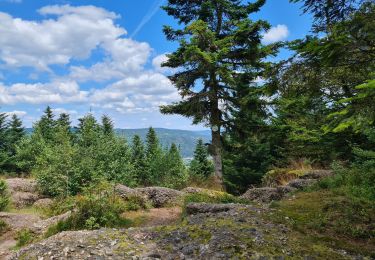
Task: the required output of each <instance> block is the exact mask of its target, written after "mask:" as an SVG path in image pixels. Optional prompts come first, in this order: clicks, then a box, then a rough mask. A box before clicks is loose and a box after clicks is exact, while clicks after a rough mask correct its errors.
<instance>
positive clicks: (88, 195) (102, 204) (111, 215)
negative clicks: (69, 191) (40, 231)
mask: <svg viewBox="0 0 375 260" xmlns="http://www.w3.org/2000/svg"><path fill="white" fill-rule="evenodd" d="M132 203H133V204H132V206H129V205H127V204H126V203H125V202H124V201H123V200H122V199H121V198H119V197H118V196H117V195H116V194H115V192H114V190H113V187H112V186H111V185H110V184H108V183H101V184H99V185H96V186H93V187H90V188H87V189H85V191H84V193H83V194H82V195H78V196H76V197H74V200H72V198H70V199H69V200H68V201H66V202H64V203H63V206H61V207H58V206H55V209H54V212H55V213H61V212H62V211H63V210H62V209H64V210H68V209H71V208H74V211H73V213H72V215H71V216H70V217H69V218H68V219H67V220H65V221H61V222H60V223H58V224H57V225H55V226H53V227H51V228H50V229H49V230H48V231H47V235H53V234H55V233H58V232H61V231H64V230H81V229H98V228H101V227H127V226H129V225H130V224H131V223H130V221H129V220H127V219H125V218H123V217H122V216H121V215H122V213H123V212H124V211H126V210H127V207H128V208H129V207H132V208H135V207H136V206H135V204H136V202H135V201H133V202H132ZM139 207H141V206H139Z"/></svg>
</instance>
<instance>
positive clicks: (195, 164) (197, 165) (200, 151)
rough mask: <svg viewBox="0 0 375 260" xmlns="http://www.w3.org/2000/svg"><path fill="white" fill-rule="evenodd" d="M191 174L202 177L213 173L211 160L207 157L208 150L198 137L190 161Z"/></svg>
mask: <svg viewBox="0 0 375 260" xmlns="http://www.w3.org/2000/svg"><path fill="white" fill-rule="evenodd" d="M190 171H191V173H192V174H194V175H197V176H202V177H208V176H210V175H211V174H212V173H213V165H212V162H211V161H210V160H209V159H208V151H207V148H206V147H205V145H204V143H203V140H202V139H199V140H198V142H197V145H196V147H195V151H194V158H193V160H192V161H191V163H190Z"/></svg>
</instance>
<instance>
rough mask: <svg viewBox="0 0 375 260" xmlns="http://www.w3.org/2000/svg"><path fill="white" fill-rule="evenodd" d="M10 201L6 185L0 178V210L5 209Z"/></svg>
mask: <svg viewBox="0 0 375 260" xmlns="http://www.w3.org/2000/svg"><path fill="white" fill-rule="evenodd" d="M9 202H10V198H9V193H8V187H7V184H6V182H5V181H4V180H0V211H3V210H5V209H6V208H7V207H8V205H9Z"/></svg>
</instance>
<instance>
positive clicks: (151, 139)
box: [145, 127, 165, 185]
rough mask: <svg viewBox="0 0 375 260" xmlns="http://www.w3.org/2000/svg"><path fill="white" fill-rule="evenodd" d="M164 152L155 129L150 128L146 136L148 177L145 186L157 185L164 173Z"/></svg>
mask: <svg viewBox="0 0 375 260" xmlns="http://www.w3.org/2000/svg"><path fill="white" fill-rule="evenodd" d="M163 157H164V155H163V150H162V149H161V147H160V143H159V139H158V137H157V135H156V132H155V129H153V128H152V127H150V128H149V129H148V132H147V135H146V165H147V167H146V170H147V173H146V176H145V179H146V181H145V185H157V183H158V182H159V180H160V176H161V175H162V174H163V171H164V166H165V165H164V162H163Z"/></svg>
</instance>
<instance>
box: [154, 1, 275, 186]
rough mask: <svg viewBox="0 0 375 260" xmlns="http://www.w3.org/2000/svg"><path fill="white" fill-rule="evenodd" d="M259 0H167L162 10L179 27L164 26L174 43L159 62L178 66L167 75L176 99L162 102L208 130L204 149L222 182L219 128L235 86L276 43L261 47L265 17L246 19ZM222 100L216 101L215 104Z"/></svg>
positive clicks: (164, 108) (253, 73)
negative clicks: (178, 97) (175, 46)
mask: <svg viewBox="0 0 375 260" xmlns="http://www.w3.org/2000/svg"><path fill="white" fill-rule="evenodd" d="M264 3H265V1H264V0H258V1H255V2H254V3H243V2H242V1H237V0H236V1H231V0H217V1H180V0H169V1H168V4H167V5H166V6H165V7H164V10H165V11H166V12H167V13H168V15H170V16H172V17H173V18H175V19H176V20H177V21H178V22H179V24H181V25H182V26H183V27H182V28H181V29H173V28H172V27H170V26H165V27H164V33H165V35H166V37H167V39H168V40H172V41H178V42H179V47H178V49H177V50H176V51H175V52H173V53H172V54H169V55H168V61H167V62H165V63H164V64H163V66H167V67H171V68H180V70H179V72H178V73H176V74H174V75H172V76H170V77H169V78H170V80H171V81H172V83H173V84H174V85H175V87H176V88H177V89H178V91H179V93H180V95H181V97H182V101H180V102H177V103H174V104H172V105H169V106H162V107H161V112H163V113H165V114H180V115H183V116H186V117H189V118H192V119H193V123H196V124H197V123H204V124H206V125H208V126H210V127H211V128H212V144H211V148H210V152H211V154H212V156H213V161H214V166H215V175H216V177H217V178H218V179H219V180H222V137H221V130H222V127H225V126H226V124H227V123H228V120H227V119H228V117H230V112H231V111H230V109H229V108H230V107H232V102H233V97H236V96H237V93H238V89H237V86H238V85H241V84H246V83H248V82H250V81H252V80H255V79H256V78H257V76H259V73H258V71H259V67H260V66H261V65H260V63H261V59H263V58H265V57H267V56H268V55H270V54H272V53H273V52H274V50H275V49H276V47H277V44H276V45H273V46H262V45H261V44H260V42H261V37H262V36H261V33H262V32H263V31H264V30H267V29H269V27H270V26H269V24H268V23H267V22H265V21H262V20H260V21H255V22H254V21H251V20H250V19H249V15H250V14H252V13H254V12H257V11H259V9H260V8H261V7H262V6H263V5H264ZM220 104H222V105H220Z"/></svg>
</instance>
